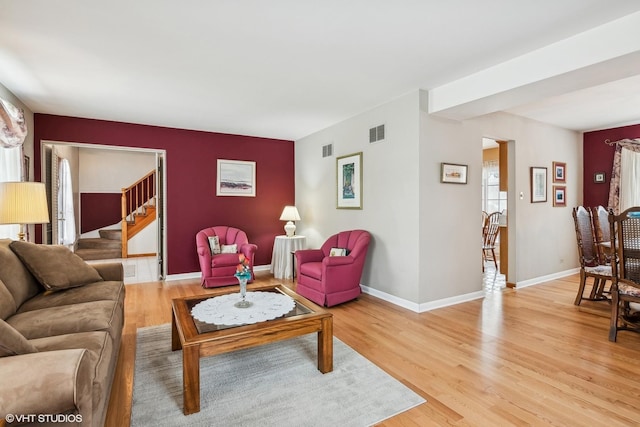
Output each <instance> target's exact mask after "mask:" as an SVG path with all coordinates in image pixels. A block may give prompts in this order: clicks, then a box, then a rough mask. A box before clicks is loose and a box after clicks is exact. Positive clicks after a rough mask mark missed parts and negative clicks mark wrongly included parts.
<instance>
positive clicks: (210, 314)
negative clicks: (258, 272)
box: [191, 291, 296, 326]
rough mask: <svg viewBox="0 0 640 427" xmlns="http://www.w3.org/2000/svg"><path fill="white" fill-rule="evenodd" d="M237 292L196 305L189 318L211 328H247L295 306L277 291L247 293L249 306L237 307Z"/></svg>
mask: <svg viewBox="0 0 640 427" xmlns="http://www.w3.org/2000/svg"><path fill="white" fill-rule="evenodd" d="M241 299H242V298H241V297H240V293H235V294H227V295H221V296H219V297H213V298H209V299H207V300H204V301H202V302H199V303H198V304H196V305H195V306H193V308H192V309H191V315H192V316H193V317H194V318H195V319H197V320H199V321H201V322H205V323H212V324H214V325H227V326H228V325H249V324H252V323H258V322H264V321H265V320H272V319H275V318H276V317H280V316H282V315H283V314H287V313H288V312H290V311H291V310H293V308H294V307H295V306H296V303H295V301H294V300H293V299H292V298H291V297H289V296H287V295H283V294H280V293H277V292H260V291H258V292H247V295H246V297H245V300H247V301H250V302H252V303H253V305H251V307H247V308H237V307H234V306H233V305H234V304H235V303H237V302H238V301H240V300H241Z"/></svg>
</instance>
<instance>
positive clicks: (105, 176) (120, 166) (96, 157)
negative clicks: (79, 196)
mask: <svg viewBox="0 0 640 427" xmlns="http://www.w3.org/2000/svg"><path fill="white" fill-rule="evenodd" d="M155 168H156V157H155V154H153V153H145V152H140V151H124V150H108V149H94V148H81V149H80V192H81V193H120V191H121V190H122V189H123V188H126V187H128V186H130V185H131V184H133V183H134V182H136V181H137V180H139V179H140V178H142V177H143V176H145V175H146V174H147V173H149V172H151V171H152V170H154V169H155Z"/></svg>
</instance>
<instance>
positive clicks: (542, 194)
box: [531, 166, 547, 203]
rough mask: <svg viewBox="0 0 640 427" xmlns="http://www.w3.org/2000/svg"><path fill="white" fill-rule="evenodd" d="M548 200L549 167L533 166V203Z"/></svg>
mask: <svg viewBox="0 0 640 427" xmlns="http://www.w3.org/2000/svg"><path fill="white" fill-rule="evenodd" d="M546 201H547V168H544V167H537V166H532V167H531V203H541V202H546Z"/></svg>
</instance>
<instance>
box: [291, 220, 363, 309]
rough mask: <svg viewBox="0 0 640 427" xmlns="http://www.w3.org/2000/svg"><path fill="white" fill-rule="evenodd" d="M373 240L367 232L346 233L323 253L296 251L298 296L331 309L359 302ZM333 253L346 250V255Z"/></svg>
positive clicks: (329, 241) (332, 239)
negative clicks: (350, 302) (349, 302)
mask: <svg viewBox="0 0 640 427" xmlns="http://www.w3.org/2000/svg"><path fill="white" fill-rule="evenodd" d="M370 240H371V236H370V235H369V233H368V232H367V231H364V230H353V231H342V232H340V233H338V234H334V235H333V236H331V237H329V239H327V241H326V242H325V243H324V244H323V245H322V247H321V248H320V249H304V250H298V251H296V261H297V267H298V285H297V287H296V292H297V293H299V294H300V295H302V296H304V297H306V298H308V299H310V300H311V301H313V302H315V303H316V304H319V305H323V306H327V307H331V306H333V305H336V304H340V303H342V302H345V301H350V300H352V299H355V298H357V297H358V295H360V292H361V291H360V278H361V276H362V269H363V268H364V261H365V258H366V256H367V249H368V248H369V241H370ZM332 249H340V250H341V249H345V253H346V254H345V255H331V253H332ZM333 252H334V253H335V252H336V251H333Z"/></svg>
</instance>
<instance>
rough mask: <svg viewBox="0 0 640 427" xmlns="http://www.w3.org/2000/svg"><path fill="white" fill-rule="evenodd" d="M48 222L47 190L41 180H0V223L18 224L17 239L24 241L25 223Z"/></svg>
mask: <svg viewBox="0 0 640 427" xmlns="http://www.w3.org/2000/svg"><path fill="white" fill-rule="evenodd" d="M48 222H49V208H48V207H47V192H46V189H45V186H44V184H43V183H41V182H0V224H20V233H18V239H19V240H22V241H24V236H25V227H24V226H25V224H44V223H48Z"/></svg>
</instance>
